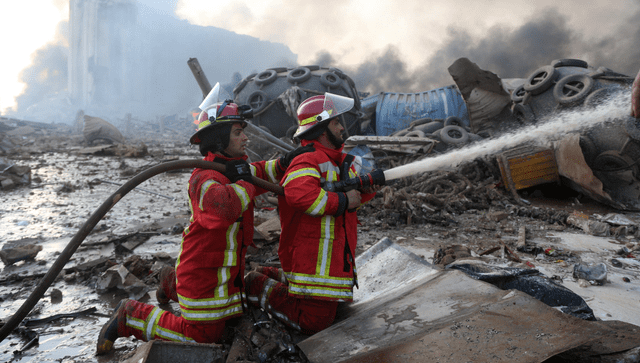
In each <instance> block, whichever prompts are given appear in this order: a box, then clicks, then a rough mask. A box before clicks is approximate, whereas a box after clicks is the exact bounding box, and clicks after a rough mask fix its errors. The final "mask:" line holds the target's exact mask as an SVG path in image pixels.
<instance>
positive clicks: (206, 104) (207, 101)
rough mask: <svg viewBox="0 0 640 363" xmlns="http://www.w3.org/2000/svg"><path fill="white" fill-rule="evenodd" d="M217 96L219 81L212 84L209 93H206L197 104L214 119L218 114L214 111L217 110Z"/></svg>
mask: <svg viewBox="0 0 640 363" xmlns="http://www.w3.org/2000/svg"><path fill="white" fill-rule="evenodd" d="M219 97H220V82H216V85H215V86H213V88H212V89H211V91H209V94H208V95H207V97H205V98H204V100H202V103H201V104H200V106H199V107H200V109H201V110H202V111H207V114H208V116H209V118H211V117H213V118H214V119H216V118H217V116H218V115H217V114H216V113H217V111H218V107H217V106H218V98H219ZM221 111H222V110H221Z"/></svg>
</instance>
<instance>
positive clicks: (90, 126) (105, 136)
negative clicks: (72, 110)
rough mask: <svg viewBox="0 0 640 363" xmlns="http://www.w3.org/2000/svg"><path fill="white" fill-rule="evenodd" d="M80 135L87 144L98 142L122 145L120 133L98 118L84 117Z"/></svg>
mask: <svg viewBox="0 0 640 363" xmlns="http://www.w3.org/2000/svg"><path fill="white" fill-rule="evenodd" d="M82 133H83V135H84V139H85V141H86V142H87V143H89V144H91V143H94V142H96V141H98V140H102V141H106V142H108V143H119V144H122V143H124V136H122V133H120V131H119V130H118V129H117V128H116V127H115V126H113V125H112V124H110V123H109V122H107V121H106V120H103V119H101V118H99V117H93V116H88V115H84V128H83V129H82Z"/></svg>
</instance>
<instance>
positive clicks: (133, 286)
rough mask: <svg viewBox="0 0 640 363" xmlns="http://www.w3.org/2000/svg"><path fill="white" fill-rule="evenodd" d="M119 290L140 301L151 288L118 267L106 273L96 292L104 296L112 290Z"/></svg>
mask: <svg viewBox="0 0 640 363" xmlns="http://www.w3.org/2000/svg"><path fill="white" fill-rule="evenodd" d="M113 288H118V289H120V290H124V291H126V292H128V293H129V296H131V298H133V299H136V300H138V299H140V298H141V297H142V296H144V294H146V293H147V292H148V291H149V287H148V286H147V285H146V284H145V283H144V282H142V281H140V279H138V278H137V277H135V276H134V275H133V274H132V273H130V272H129V270H127V268H126V267H124V266H122V265H117V266H113V267H111V268H109V269H108V270H107V271H105V272H104V273H103V274H102V275H101V276H100V277H99V278H98V281H97V283H96V290H97V291H98V293H100V294H103V293H105V292H107V291H109V290H110V289H113Z"/></svg>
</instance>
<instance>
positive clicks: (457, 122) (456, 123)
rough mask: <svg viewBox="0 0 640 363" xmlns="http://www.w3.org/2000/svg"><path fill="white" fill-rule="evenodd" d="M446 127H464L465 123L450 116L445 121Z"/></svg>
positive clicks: (458, 118)
mask: <svg viewBox="0 0 640 363" xmlns="http://www.w3.org/2000/svg"><path fill="white" fill-rule="evenodd" d="M444 125H445V126H451V125H453V126H460V127H464V123H463V122H462V120H461V119H460V117H456V116H449V117H447V118H446V119H444Z"/></svg>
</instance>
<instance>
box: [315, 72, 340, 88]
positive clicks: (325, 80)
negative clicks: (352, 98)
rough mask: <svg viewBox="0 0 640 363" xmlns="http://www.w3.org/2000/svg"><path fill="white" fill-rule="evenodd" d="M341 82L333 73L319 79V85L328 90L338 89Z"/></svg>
mask: <svg viewBox="0 0 640 363" xmlns="http://www.w3.org/2000/svg"><path fill="white" fill-rule="evenodd" d="M341 82H342V80H341V79H340V77H338V75H337V74H335V73H333V72H327V73H325V74H323V75H322V76H321V77H320V83H322V84H323V85H324V86H326V87H329V88H335V87H338V86H339V85H340V83H341Z"/></svg>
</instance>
